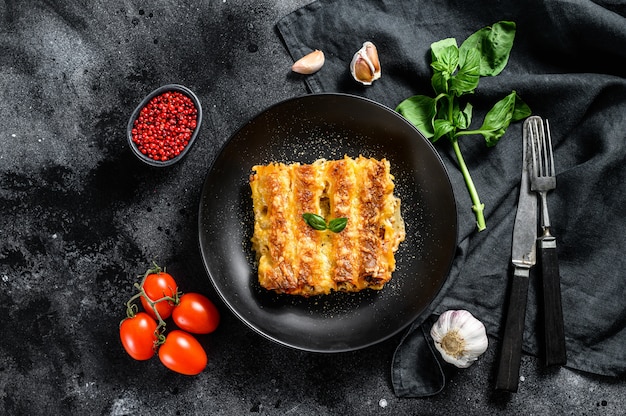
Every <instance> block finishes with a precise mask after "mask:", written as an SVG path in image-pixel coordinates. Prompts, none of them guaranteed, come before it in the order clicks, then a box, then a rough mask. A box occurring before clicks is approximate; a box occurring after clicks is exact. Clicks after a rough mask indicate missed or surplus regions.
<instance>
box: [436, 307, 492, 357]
mask: <svg viewBox="0 0 626 416" xmlns="http://www.w3.org/2000/svg"><path fill="white" fill-rule="evenodd" d="M430 336H431V337H432V338H433V341H434V342H435V348H436V349H437V351H439V353H441V357H442V358H443V359H444V360H445V361H446V362H448V363H450V364H453V365H455V366H456V367H459V368H467V367H469V366H470V365H472V364H473V363H474V361H476V360H477V359H478V357H479V356H481V355H482V354H483V353H484V352H485V351H487V347H488V345H489V340H488V338H487V331H486V330H485V326H484V325H483V323H482V322H480V321H479V320H478V319H476V318H475V317H474V316H473V315H472V314H471V313H470V312H468V311H464V310H458V311H446V312H444V313H442V314H441V316H439V319H438V320H437V322H435V324H434V325H433V327H432V328H431V330H430Z"/></svg>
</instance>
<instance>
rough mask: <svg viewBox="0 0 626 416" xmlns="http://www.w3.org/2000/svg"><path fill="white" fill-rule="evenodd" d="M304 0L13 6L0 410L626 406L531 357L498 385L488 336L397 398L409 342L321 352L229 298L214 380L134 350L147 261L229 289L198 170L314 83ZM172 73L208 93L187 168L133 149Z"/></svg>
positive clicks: (3, 111)
mask: <svg viewBox="0 0 626 416" xmlns="http://www.w3.org/2000/svg"><path fill="white" fill-rule="evenodd" d="M308 2H309V1H308V0H297V1H296V0H292V1H289V0H282V1H281V0H275V1H270V0H262V1H255V0H236V1H235V0H211V1H207V0H205V1H190V0H186V1H176V2H174V1H165V0H158V1H152V2H141V1H136V0H133V1H131V0H127V1H121V0H114V1H106V2H105V1H102V0H100V1H94V2H83V1H79V0H74V1H72V0H60V1H46V0H41V1H36V0H30V1H11V0H6V1H3V2H0V98H1V99H0V414H6V415H21V414H28V415H38V414H59V415H60V414H96V415H126V414H129V415H131V414H132V415H142V414H146V415H147V414H205V415H209V414H211V415H214V414H215V415H217V414H224V415H243V414H264V415H283V414H293V415H326V414H343V415H352V414H380V415H383V414H388V415H403V414H406V415H412V414H459V413H464V414H483V415H484V414H500V413H502V412H506V413H510V414H547V413H553V414H559V413H566V414H601V415H608V414H620V412H622V411H623V408H624V407H625V405H626V396H625V393H624V386H625V385H624V381H623V380H622V381H619V380H614V379H608V378H599V377H592V376H588V375H585V374H582V373H578V372H574V371H569V370H565V369H563V370H550V371H547V370H544V369H542V368H541V366H540V365H539V364H538V363H537V362H536V360H535V359H534V358H531V357H526V356H525V357H524V358H523V362H522V370H521V374H522V375H523V377H524V379H523V381H522V382H521V385H520V392H519V393H517V394H516V395H512V396H508V395H498V394H496V393H494V392H493V388H492V385H493V372H494V369H495V357H496V352H497V343H496V342H495V341H494V340H492V345H491V346H490V348H489V350H488V352H487V353H486V355H485V356H484V357H483V358H482V359H481V360H480V361H479V362H478V363H477V364H475V365H474V366H472V367H471V368H469V369H467V370H463V371H458V372H456V371H449V374H448V385H447V386H446V389H445V390H444V391H443V392H442V393H441V394H439V395H437V396H435V397H433V398H430V399H419V400H415V399H397V398H395V397H394V395H393V391H392V389H391V384H390V371H389V367H390V364H391V357H392V354H393V351H394V349H395V347H396V346H397V344H398V342H399V337H395V338H392V339H390V340H388V341H386V342H384V343H382V344H380V345H377V346H375V347H371V348H368V349H365V350H362V351H357V352H352V353H342V354H336V355H320V354H310V353H305V352H300V351H295V350H291V349H287V348H284V347H281V346H278V345H275V344H273V343H271V342H270V341H267V340H265V339H263V338H261V337H260V336H258V335H256V334H255V333H253V332H252V331H250V330H249V329H248V328H247V327H246V326H244V325H243V324H242V323H240V322H239V321H238V320H237V319H236V318H235V317H234V316H233V315H232V314H230V313H229V312H228V311H227V310H226V309H225V308H224V307H223V305H222V304H220V303H219V302H218V305H219V306H220V308H221V310H222V312H223V322H222V324H221V327H220V328H219V330H218V331H217V332H215V333H214V334H211V335H207V336H203V337H201V341H202V343H203V345H204V346H205V347H206V349H207V351H208V353H209V365H208V367H207V369H206V371H204V372H203V373H202V374H201V375H199V376H197V377H186V376H182V375H178V374H175V373H172V372H170V371H169V370H166V369H165V368H164V367H163V366H162V365H161V364H160V363H159V361H158V359H153V360H151V361H149V362H135V361H133V360H132V359H130V358H129V357H128V356H127V355H126V354H125V353H124V351H123V349H122V347H121V344H120V342H119V338H118V323H119V321H120V320H121V319H122V318H123V317H124V303H125V301H126V300H127V299H128V298H129V297H130V296H131V295H132V293H133V288H132V283H133V282H135V281H137V276H138V275H140V274H142V273H143V272H144V271H145V269H146V268H147V266H148V265H149V263H150V262H151V261H152V260H155V261H157V262H159V263H161V264H163V265H166V266H167V267H168V270H169V271H170V272H171V273H172V274H174V275H175V276H176V277H177V280H178V282H179V285H180V286H181V288H182V289H183V290H184V291H196V292H201V293H204V294H206V295H207V296H209V297H210V298H212V299H214V300H216V301H217V297H216V295H215V293H214V292H213V289H212V287H211V285H210V283H209V281H208V278H207V276H206V273H205V271H204V268H203V266H202V262H201V259H200V255H199V251H198V239H197V207H198V201H199V196H200V189H201V186H202V182H203V180H204V177H205V175H206V173H207V170H208V167H209V166H210V164H211V162H212V160H213V158H214V157H215V155H216V153H217V151H218V149H219V147H220V146H221V145H222V144H223V143H224V142H225V141H226V140H227V138H228V137H229V136H230V135H231V134H232V133H233V132H234V131H235V130H237V129H238V128H239V127H240V126H241V125H243V124H244V123H245V122H246V121H247V120H248V119H249V118H251V117H252V116H254V115H255V114H256V113H257V112H259V111H261V110H263V109H264V108H266V107H267V106H269V105H271V104H273V103H275V102H277V101H280V100H282V99H285V98H290V97H293V96H297V95H301V94H305V93H306V92H307V91H306V89H305V85H304V83H303V81H302V78H301V77H300V76H296V75H294V74H291V73H290V71H289V68H290V65H291V63H292V60H291V57H290V56H289V55H288V53H287V52H286V50H285V48H284V46H283V45H282V43H281V41H280V37H279V36H278V34H277V32H276V30H275V24H276V22H277V21H278V20H279V19H280V18H281V17H283V16H285V15H286V14H288V13H290V12H292V11H294V10H296V9H297V8H298V7H300V6H303V5H305V4H307V3H308ZM85 3H88V4H87V5H85ZM167 83H181V84H184V85H186V86H187V87H189V88H191V89H192V90H193V91H194V92H196V94H197V95H198V96H199V98H200V100H201V102H202V105H203V109H204V122H203V125H202V126H201V131H200V137H199V139H198V141H197V142H196V145H195V147H194V148H193V149H192V151H191V152H190V154H189V155H188V157H187V158H186V159H185V160H184V162H183V163H181V164H179V165H176V166H174V167H172V168H169V169H166V170H155V169H151V168H147V167H145V166H143V165H140V164H139V163H138V162H136V161H135V160H134V159H133V157H132V154H131V152H130V151H129V150H128V148H127V147H126V138H125V128H126V123H127V121H128V117H129V115H130V113H131V112H132V110H133V109H134V107H135V106H136V105H137V104H138V103H139V101H141V99H142V98H143V97H144V96H145V95H146V94H147V93H148V92H150V91H152V90H153V89H155V88H157V87H159V86H160V85H163V84H167ZM217 220H219V219H217Z"/></svg>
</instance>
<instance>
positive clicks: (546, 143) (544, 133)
mask: <svg viewBox="0 0 626 416" xmlns="http://www.w3.org/2000/svg"><path fill="white" fill-rule="evenodd" d="M531 121H532V122H531V123H530V139H531V140H530V142H531V148H532V157H533V160H532V166H533V170H532V172H533V174H532V175H531V180H532V179H540V178H550V179H555V175H556V172H555V169H554V155H553V152H552V137H551V135H550V123H549V122H548V120H545V127H544V123H542V121H541V118H540V117H536V118H533V120H531ZM534 185H535V186H536V184H534ZM533 188H534V186H533Z"/></svg>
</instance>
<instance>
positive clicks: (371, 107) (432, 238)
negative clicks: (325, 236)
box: [199, 94, 457, 352]
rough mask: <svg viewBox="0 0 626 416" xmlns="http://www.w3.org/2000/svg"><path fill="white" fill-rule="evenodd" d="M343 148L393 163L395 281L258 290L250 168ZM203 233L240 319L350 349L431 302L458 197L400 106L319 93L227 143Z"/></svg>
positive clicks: (308, 344)
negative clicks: (397, 237) (318, 289)
mask: <svg viewBox="0 0 626 416" xmlns="http://www.w3.org/2000/svg"><path fill="white" fill-rule="evenodd" d="M346 154H347V155H349V156H352V157H357V156H359V154H362V155H363V156H368V157H370V156H371V157H375V158H378V159H382V158H387V159H388V160H389V161H390V162H391V173H392V174H393V175H394V176H395V184H396V190H395V194H396V195H397V196H399V197H400V198H401V200H402V206H401V209H402V215H403V217H404V220H405V222H406V240H405V241H404V242H403V243H401V244H400V248H399V250H398V252H397V253H396V262H397V265H396V266H397V267H396V271H395V272H394V274H393V277H392V279H391V281H390V282H389V283H388V284H387V285H386V286H385V288H384V289H383V290H381V291H373V290H366V291H363V292H360V293H333V294H330V295H326V296H318V297H312V298H308V299H307V298H301V297H297V296H289V295H277V294H274V293H272V292H269V291H267V290H265V289H263V288H261V287H260V286H259V284H258V280H257V269H256V264H255V254H254V252H253V250H252V246H251V243H250V238H251V237H252V232H253V225H254V216H253V212H252V198H251V191H250V186H249V185H248V178H249V176H250V174H251V169H252V166H253V165H256V164H266V163H268V162H271V161H281V162H285V163H289V162H302V163H310V162H313V161H315V160H316V159H318V158H322V157H323V158H326V159H340V158H343V156H344V155H346ZM199 235H200V250H201V252H202V257H203V260H204V264H205V267H206V270H207V272H208V274H209V277H210V279H211V281H212V283H213V285H214V286H215V288H216V290H217V292H218V293H219V295H220V296H221V297H222V299H223V300H224V302H225V303H226V304H227V305H228V307H229V308H230V309H231V310H232V311H233V312H234V313H235V315H236V316H237V317H239V318H240V319H241V320H242V321H243V322H244V323H246V324H247V325H249V326H250V327H251V328H252V329H254V330H255V331H257V332H258V333H260V334H262V335H264V336H265V337H267V338H269V339H271V340H274V341H276V342H278V343H280V344H283V345H286V346H290V347H293V348H297V349H302V350H307V351H316V352H340V351H350V350H356V349H359V348H363V347H366V346H369V345H373V344H375V343H378V342H380V341H383V340H385V339H387V338H389V337H391V336H393V335H395V334H397V333H398V332H399V331H401V330H402V329H403V328H405V327H407V326H408V325H409V324H410V323H411V322H412V321H413V320H415V319H416V318H417V317H418V316H419V315H420V314H421V313H422V312H423V311H424V309H425V308H426V307H427V306H428V305H429V304H430V303H431V302H432V300H433V298H434V297H435V296H436V294H437V292H438V291H439V289H440V288H441V286H442V285H443V283H444V281H445V279H446V278H447V275H448V271H449V268H450V265H451V263H452V259H453V256H454V251H455V248H456V237H457V220H456V204H455V201H454V196H453V193H452V186H451V184H450V180H449V177H448V174H447V171H446V169H445V167H444V165H443V163H442V161H441V159H440V157H439V155H438V154H437V153H436V151H435V150H434V148H433V146H432V144H431V143H430V142H429V141H428V140H426V139H425V138H424V137H423V136H422V135H421V134H420V133H419V132H418V131H417V130H416V129H415V128H414V127H413V126H412V125H411V124H410V123H408V122H407V121H405V120H404V118H402V117H401V116H400V115H399V114H398V113H396V112H395V111H393V110H391V109H389V108H387V107H385V106H382V105H380V104H378V103H375V102H373V101H370V100H367V99H364V98H360V97H356V96H351V95H344V94H313V95H306V96H303V97H299V98H294V99H289V100H286V101H283V102H281V103H279V104H276V105H274V106H272V107H270V108H268V109H267V110H265V111H263V112H262V113H260V114H259V115H258V116H256V117H255V118H254V119H252V120H251V121H250V122H248V123H247V124H246V125H244V126H243V127H242V128H241V129H240V130H239V131H237V132H236V133H235V134H234V135H233V136H232V137H231V138H230V140H229V141H228V142H227V143H226V144H225V145H224V147H223V148H222V150H221V151H220V153H219V155H218V156H217V158H216V160H215V162H214V163H213V166H212V167H211V169H210V171H209V174H208V176H207V178H206V181H205V183H204V186H203V189H202V195H201V201H200V210H199Z"/></svg>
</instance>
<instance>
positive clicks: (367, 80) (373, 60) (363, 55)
mask: <svg viewBox="0 0 626 416" xmlns="http://www.w3.org/2000/svg"><path fill="white" fill-rule="evenodd" d="M350 73H351V74H352V77H353V78H354V79H355V80H357V81H359V82H360V83H361V84H363V85H372V82H374V81H376V80H377V79H378V78H380V75H381V73H382V72H381V67H380V60H379V59H378V50H377V49H376V46H375V45H374V44H373V43H372V42H370V41H367V42H365V43H363V46H362V47H361V49H359V50H358V51H357V52H356V53H355V54H354V56H353V57H352V62H350Z"/></svg>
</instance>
